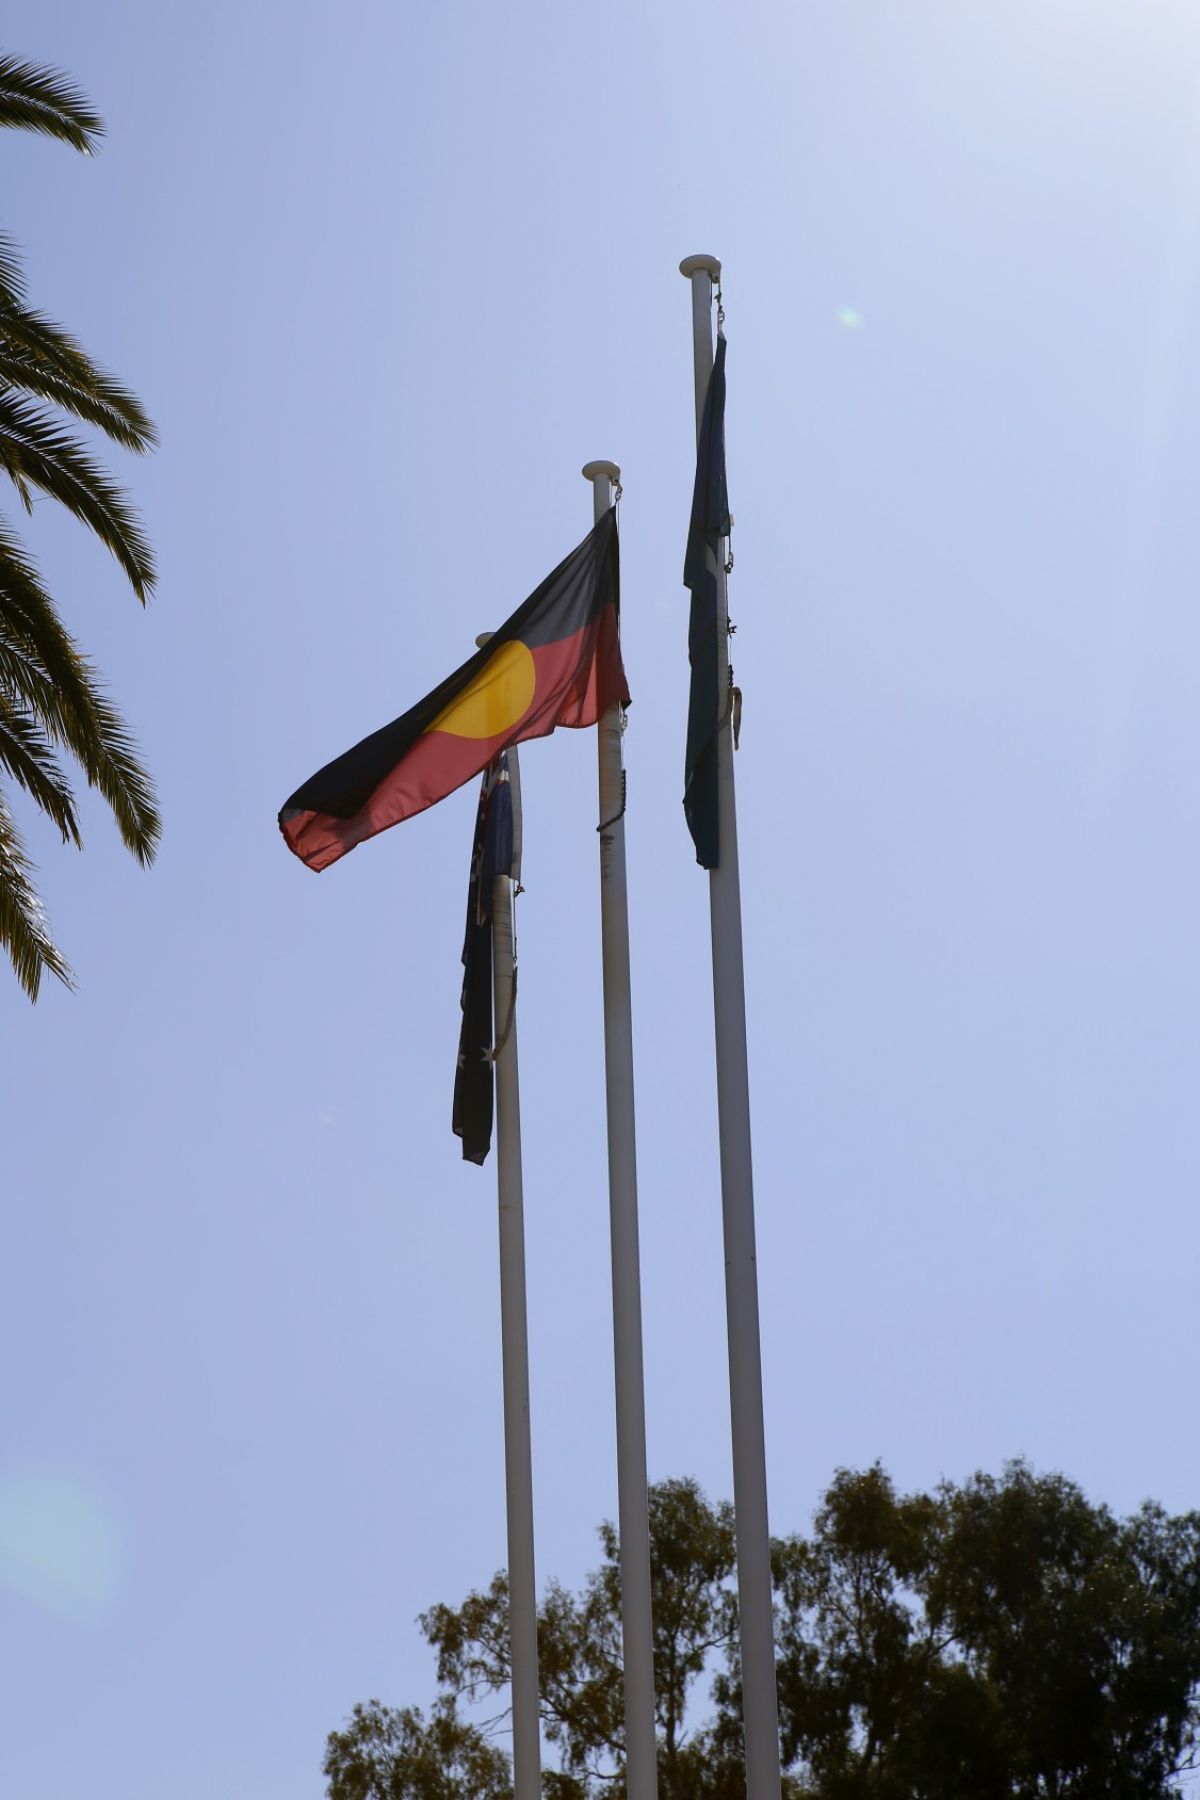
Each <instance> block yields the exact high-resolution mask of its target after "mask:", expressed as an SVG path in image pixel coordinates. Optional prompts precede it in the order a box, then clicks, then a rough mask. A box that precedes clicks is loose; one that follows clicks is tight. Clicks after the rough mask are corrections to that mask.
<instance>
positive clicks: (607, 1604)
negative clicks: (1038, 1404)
mask: <svg viewBox="0 0 1200 1800" xmlns="http://www.w3.org/2000/svg"><path fill="white" fill-rule="evenodd" d="M650 1524H651V1562H652V1569H653V1581H654V1606H655V1645H654V1649H655V1682H656V1689H657V1693H656V1701H657V1710H658V1726H659V1792H660V1795H661V1796H662V1800H741V1796H742V1795H744V1793H745V1779H744V1775H743V1772H742V1768H741V1741H740V1726H739V1717H740V1712H739V1690H738V1679H739V1673H738V1663H737V1606H736V1595H735V1591H734V1581H733V1571H734V1543H733V1517H732V1512H731V1509H730V1508H729V1506H728V1505H726V1504H723V1503H722V1504H719V1505H715V1506H714V1505H712V1504H711V1503H710V1502H709V1501H708V1500H706V1499H705V1497H704V1495H703V1494H702V1493H701V1491H700V1489H699V1488H698V1487H697V1485H696V1483H695V1482H694V1481H670V1482H664V1483H662V1484H660V1485H659V1486H657V1487H655V1488H653V1489H652V1490H651V1506H650ZM600 1541H601V1548H602V1552H603V1558H602V1561H601V1564H600V1566H599V1568H598V1569H596V1570H595V1571H594V1572H593V1573H592V1574H591V1575H590V1576H589V1577H588V1578H587V1580H586V1581H585V1583H584V1585H583V1588H582V1590H581V1591H580V1592H579V1593H577V1594H576V1593H571V1592H569V1591H568V1590H567V1589H565V1588H563V1587H561V1586H560V1585H558V1584H555V1583H552V1584H551V1585H550V1587H549V1588H548V1590H547V1593H546V1597H545V1600H544V1602H543V1604H542V1607H541V1611H540V1615H539V1621H538V1651H539V1658H540V1675H541V1688H542V1721H543V1730H544V1736H545V1739H546V1743H547V1747H548V1749H549V1751H550V1757H549V1758H548V1760H550V1761H552V1762H553V1763H554V1764H555V1765H556V1766H555V1767H554V1768H552V1769H551V1770H548V1772H547V1774H546V1777H545V1782H544V1790H545V1794H546V1796H547V1800H617V1796H618V1795H619V1794H621V1793H622V1792H623V1755H624V1744H623V1733H622V1721H621V1708H622V1695H621V1663H620V1585H619V1562H618V1544H617V1540H616V1534H615V1532H614V1531H613V1529H612V1527H611V1526H609V1525H605V1526H602V1527H601V1531H600ZM774 1575H775V1592H776V1616H777V1653H778V1678H779V1700H780V1724H781V1736H782V1751H783V1760H784V1763H785V1766H786V1768H787V1771H788V1773H787V1775H786V1777H785V1792H786V1794H787V1795H788V1796H789V1800H1172V1797H1174V1796H1177V1795H1181V1794H1183V1793H1184V1791H1185V1790H1184V1788H1183V1787H1182V1786H1181V1785H1180V1783H1181V1781H1182V1780H1183V1779H1184V1778H1185V1777H1186V1776H1187V1774H1188V1772H1189V1771H1191V1770H1193V1769H1195V1768H1196V1767H1197V1762H1198V1758H1200V1514H1197V1513H1189V1514H1186V1515H1184V1516H1182V1517H1178V1518H1172V1517H1169V1516H1168V1515H1167V1514H1166V1513H1165V1512H1164V1511H1163V1510H1162V1508H1161V1507H1157V1506H1153V1505H1150V1504H1147V1505H1145V1506H1143V1507H1142V1508H1141V1509H1140V1511H1138V1512H1137V1513H1135V1514H1134V1515H1133V1516H1132V1517H1131V1518H1128V1519H1117V1518H1115V1517H1114V1516H1113V1515H1112V1514H1111V1513H1110V1512H1109V1511H1108V1510H1107V1508H1105V1507H1103V1506H1094V1505H1092V1504H1091V1503H1090V1502H1089V1501H1088V1500H1087V1499H1086V1498H1085V1496H1084V1495H1083V1494H1082V1493H1081V1492H1080V1490H1079V1489H1078V1488H1077V1487H1076V1486H1074V1485H1073V1484H1072V1483H1071V1482H1069V1481H1066V1480H1065V1479H1064V1478H1063V1477H1062V1476H1059V1475H1037V1474H1035V1473H1034V1472H1033V1471H1032V1470H1030V1469H1029V1468H1028V1467H1027V1466H1026V1465H1025V1464H1024V1463H1019V1462H1018V1463H1013V1464H1010V1465H1009V1467H1008V1468H1007V1469H1006V1470H1005V1472H1004V1474H1003V1475H1002V1476H1001V1477H999V1478H996V1477H992V1476H988V1475H976V1476H974V1477H973V1478H972V1479H971V1480H970V1481H968V1482H966V1483H964V1484H963V1485H962V1486H956V1485H954V1484H952V1483H949V1482H945V1483H943V1484H942V1485H941V1486H940V1487H939V1488H937V1489H936V1490H935V1491H934V1492H933V1493H931V1494H912V1495H907V1496H905V1495H899V1494H897V1493H896V1491H895V1488H894V1486H893V1484H892V1482H891V1480H890V1479H889V1477H888V1476H887V1475H886V1474H885V1473H884V1471H883V1470H882V1469H880V1468H878V1467H876V1468H873V1469H869V1470H867V1471H865V1472H864V1473H858V1474H852V1473H849V1472H847V1471H842V1472H840V1473H839V1474H838V1475H837V1477H836V1478H835V1480H834V1482H833V1484H832V1486H831V1487H830V1489H829V1491H828V1493H827V1494H826V1495H825V1497H824V1499H823V1501H822V1503H821V1506H820V1507H819V1509H818V1511H817V1514H816V1518H815V1520H814V1522H813V1529H812V1531H811V1532H810V1533H809V1535H808V1536H807V1537H798V1536H797V1537H791V1538H787V1539H784V1540H781V1541H779V1542H777V1543H776V1545H775V1547H774ZM421 1625H422V1628H423V1630H424V1632H425V1635H426V1637H427V1639H428V1641H429V1643H430V1645H431V1646H432V1648H433V1650H434V1652H435V1654H436V1659H437V1680H438V1686H439V1690H440V1691H439V1698H438V1700H437V1703H436V1705H435V1707H434V1709H433V1712H432V1714H431V1716H430V1718H429V1720H428V1722H426V1721H425V1720H424V1719H423V1717H422V1715H421V1713H420V1712H419V1711H414V1710H412V1709H409V1710H406V1711H403V1712H396V1711H392V1710H390V1709H388V1708H386V1707H384V1706H382V1705H381V1704H380V1703H379V1702H378V1701H372V1702H371V1703H370V1705H369V1706H367V1707H359V1708H357V1709H356V1711H355V1714H354V1717H353V1719H352V1720H351V1721H350V1724H349V1725H348V1726H347V1728H346V1730H345V1731H343V1732H334V1733H333V1734H332V1735H331V1736H330V1738H329V1743H328V1752H327V1756H326V1761H325V1773H326V1776H327V1777H328V1781H329V1788H328V1793H329V1797H330V1800H476V1797H477V1796H478V1797H481V1800H507V1796H508V1795H509V1794H510V1791H511V1789H510V1782H511V1777H510V1774H509V1768H508V1759H507V1756H506V1755H504V1754H503V1753H502V1751H501V1750H500V1749H499V1748H498V1747H497V1734H498V1733H500V1732H502V1731H503V1729H504V1726H505V1723H506V1720H507V1712H506V1710H505V1700H506V1690H507V1687H508V1682H509V1675H510V1669H509V1661H508V1589H507V1583H506V1580H505V1577H504V1575H503V1574H499V1575H497V1576H496V1577H495V1578H494V1580H493V1581H492V1583H491V1585H490V1587H488V1588H487V1589H486V1590H483V1591H482V1592H475V1593H471V1594H469V1595H468V1596H467V1598H466V1600H465V1601H464V1602H463V1603H462V1605H461V1606H458V1607H450V1606H444V1605H442V1606H434V1607H432V1608H431V1609H430V1611H429V1612H427V1613H425V1614H424V1615H423V1617H422V1619H421ZM706 1688H707V1691H708V1698H709V1701H710V1710H709V1712H708V1715H707V1717H705V1718H703V1719H698V1718H697V1716H696V1715H697V1712H698V1710H699V1708H698V1702H699V1700H700V1699H701V1697H702V1696H703V1694H704V1692H705V1689H706ZM460 1709H465V1710H463V1711H460ZM489 1709H491V1716H490V1717H489V1716H487V1714H488V1711H489Z"/></svg>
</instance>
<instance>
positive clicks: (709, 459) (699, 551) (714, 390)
mask: <svg viewBox="0 0 1200 1800" xmlns="http://www.w3.org/2000/svg"><path fill="white" fill-rule="evenodd" d="M729 526H730V518H729V494H728V492H727V490H726V486H725V334H724V332H722V331H720V330H718V332H717V354H716V358H715V360H714V362H713V369H712V375H711V377H710V378H709V383H708V393H707V394H706V395H705V397H704V413H703V416H702V418H701V420H700V441H699V444H698V446H697V450H696V486H695V490H694V492H693V494H692V520H691V524H690V526H689V527H688V541H687V555H686V557H685V559H684V565H683V583H684V586H685V587H688V588H690V589H691V592H692V611H691V621H690V623H689V626H688V657H689V659H690V661H691V665H692V688H691V697H690V699H689V701H688V723H687V751H686V754H685V757H684V790H683V810H684V816H685V817H686V819H687V822H688V830H689V831H690V832H691V834H692V842H693V843H694V844H695V846H696V861H697V862H698V863H699V864H700V866H701V867H702V868H705V869H715V868H717V867H718V865H719V864H720V861H721V843H720V828H719V825H718V820H717V737H718V734H719V732H720V729H721V721H722V719H723V718H724V715H725V709H726V700H727V696H726V695H725V694H723V693H721V692H720V691H719V686H720V683H719V679H718V657H717V649H718V645H717V633H718V631H719V630H720V612H721V609H720V605H719V603H718V601H719V596H718V592H717V571H718V569H719V567H720V557H721V539H722V538H724V537H728V535H729Z"/></svg>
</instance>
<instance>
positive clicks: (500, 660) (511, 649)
mask: <svg viewBox="0 0 1200 1800" xmlns="http://www.w3.org/2000/svg"><path fill="white" fill-rule="evenodd" d="M536 685H537V670H536V668H535V667H534V661H533V656H532V653H531V652H530V650H529V647H528V645H527V644H522V643H519V642H516V641H512V642H509V643H507V644H501V646H500V648H499V650H497V652H496V654H495V656H492V657H489V659H488V661H487V662H485V663H484V665H483V667H482V669H480V671H479V673H478V675H476V677H475V679H474V681H472V682H469V683H468V685H467V686H466V687H465V688H464V689H463V691H462V693H461V694H459V695H458V696H457V698H455V699H454V700H452V701H451V702H450V704H449V706H448V707H447V708H446V709H445V711H444V712H441V713H439V714H438V716H437V718H436V719H435V720H434V721H433V724H432V725H431V726H430V727H429V729H430V731H447V732H449V733H450V735H451V737H461V738H490V737H498V736H499V735H500V733H501V732H502V731H507V730H508V729H509V727H510V726H512V725H515V724H516V723H517V720H518V719H520V718H523V717H524V715H525V714H526V713H527V712H528V711H529V703H530V701H531V700H532V699H533V690H534V688H535V687H536Z"/></svg>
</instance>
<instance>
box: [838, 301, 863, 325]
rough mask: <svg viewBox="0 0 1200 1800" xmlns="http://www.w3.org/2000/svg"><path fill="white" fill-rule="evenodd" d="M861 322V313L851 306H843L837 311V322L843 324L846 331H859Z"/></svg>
mask: <svg viewBox="0 0 1200 1800" xmlns="http://www.w3.org/2000/svg"><path fill="white" fill-rule="evenodd" d="M862 322H863V321H862V314H861V313H860V312H856V311H855V309H854V307H852V306H843V307H842V308H841V310H840V311H839V313H838V324H839V325H844V326H845V327H846V330H847V331H860V330H861V329H862Z"/></svg>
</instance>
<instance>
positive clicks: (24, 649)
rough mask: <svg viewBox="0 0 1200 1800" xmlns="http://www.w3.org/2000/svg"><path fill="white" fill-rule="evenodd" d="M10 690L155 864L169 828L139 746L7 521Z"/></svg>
mask: <svg viewBox="0 0 1200 1800" xmlns="http://www.w3.org/2000/svg"><path fill="white" fill-rule="evenodd" d="M5 686H7V688H8V691H9V693H10V694H11V695H12V696H13V697H14V699H15V700H16V701H17V702H18V703H20V704H22V705H24V706H25V707H26V708H28V710H29V711H30V712H31V713H32V714H33V715H34V717H35V718H37V719H38V720H39V721H40V722H41V724H42V726H43V727H44V729H45V731H46V732H47V734H48V735H49V736H50V737H51V738H52V739H53V740H54V741H55V742H56V743H58V744H61V745H62V746H63V748H64V749H66V750H69V751H70V752H71V754H72V755H73V756H75V757H76V758H77V759H78V761H79V764H80V766H81V768H82V769H83V772H84V775H85V776H86V778H87V781H88V784H89V785H90V786H91V787H93V788H95V790H96V791H97V792H98V793H99V794H100V795H101V797H102V798H103V799H104V800H105V801H106V802H107V803H108V805H109V807H110V808H111V810H112V814H113V817H114V819H115V820H116V824H117V829H118V830H119V831H120V833H121V838H122V841H123V842H124V844H125V846H126V848H127V849H128V850H130V851H131V852H132V853H133V855H134V856H136V857H137V859H138V861H139V862H141V863H143V864H144V863H148V862H151V861H152V860H153V857H154V852H155V849H156V847H157V844H158V840H159V836H160V834H161V829H162V827H161V821H160V818H159V814H158V807H157V804H156V802H155V796H154V787H153V784H152V782H151V780H150V777H149V776H148V775H147V773H146V771H145V769H144V768H143V766H142V763H141V761H140V758H139V756H138V750H137V745H136V743H135V741H134V739H133V737H132V735H131V733H130V732H129V729H128V727H127V726H126V724H125V721H124V720H123V719H122V717H121V715H120V713H119V712H118V711H117V709H116V707H115V706H114V705H113V703H112V701H111V700H110V699H109V698H108V696H107V695H106V694H105V692H104V690H103V688H102V686H101V684H100V681H99V677H98V675H97V673H96V671H95V669H94V668H93V666H92V665H91V663H89V662H88V660H87V659H86V657H84V656H83V655H82V654H81V653H80V651H79V649H78V646H77V645H76V644H75V643H74V641H73V639H72V638H71V636H70V634H69V633H68V632H67V631H66V629H65V628H64V626H63V624H62V622H61V620H60V619H59V617H58V613H57V612H56V610H55V607H54V603H53V601H52V600H51V599H50V596H49V595H48V594H47V593H46V590H45V588H44V587H43V586H42V584H41V581H40V580H39V578H38V576H37V572H36V571H35V569H34V568H33V566H32V564H31V563H30V562H29V561H28V559H27V558H26V557H25V556H24V555H23V554H22V552H21V550H20V547H19V546H18V544H17V542H16V540H15V539H14V538H13V537H12V536H11V534H10V533H8V532H7V531H6V530H5V529H4V526H3V523H2V522H0V689H2V688H3V687H5Z"/></svg>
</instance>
